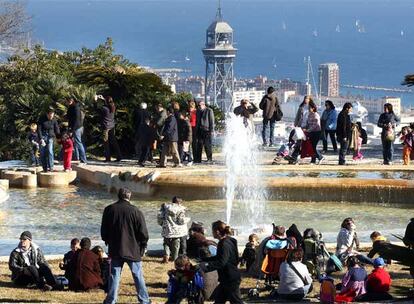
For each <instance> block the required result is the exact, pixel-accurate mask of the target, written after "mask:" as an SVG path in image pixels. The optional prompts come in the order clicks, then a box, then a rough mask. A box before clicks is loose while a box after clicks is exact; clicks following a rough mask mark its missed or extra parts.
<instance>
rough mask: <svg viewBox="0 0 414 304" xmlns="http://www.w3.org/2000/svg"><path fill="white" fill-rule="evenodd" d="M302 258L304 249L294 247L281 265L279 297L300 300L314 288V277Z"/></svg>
mask: <svg viewBox="0 0 414 304" xmlns="http://www.w3.org/2000/svg"><path fill="white" fill-rule="evenodd" d="M302 258H303V250H302V249H300V248H298V249H293V250H292V251H291V252H290V254H289V256H288V258H287V261H286V262H283V263H282V264H281V265H280V269H279V279H280V282H279V286H278V289H277V294H278V298H283V299H286V300H294V301H300V300H302V299H303V298H304V297H305V296H306V295H307V294H308V293H309V292H310V291H311V290H312V277H311V275H310V273H309V271H308V268H307V267H306V265H305V264H303V263H302Z"/></svg>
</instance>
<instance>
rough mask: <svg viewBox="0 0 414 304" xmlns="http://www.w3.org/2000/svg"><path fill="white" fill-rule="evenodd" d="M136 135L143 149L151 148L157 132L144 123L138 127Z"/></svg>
mask: <svg viewBox="0 0 414 304" xmlns="http://www.w3.org/2000/svg"><path fill="white" fill-rule="evenodd" d="M138 134H139V136H138V143H139V145H140V146H143V147H152V145H153V144H154V141H155V140H156V139H157V131H156V130H155V129H154V128H153V127H151V126H149V125H147V124H145V123H144V124H141V125H140V126H139V128H138Z"/></svg>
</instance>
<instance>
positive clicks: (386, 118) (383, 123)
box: [377, 113, 400, 137]
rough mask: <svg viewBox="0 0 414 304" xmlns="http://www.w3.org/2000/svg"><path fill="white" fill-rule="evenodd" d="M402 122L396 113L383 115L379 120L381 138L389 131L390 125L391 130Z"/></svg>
mask: <svg viewBox="0 0 414 304" xmlns="http://www.w3.org/2000/svg"><path fill="white" fill-rule="evenodd" d="M399 122H400V119H399V118H398V117H397V115H395V114H394V113H382V114H381V115H380V117H379V118H378V123H377V125H378V127H380V128H382V133H381V136H382V137H384V136H385V135H386V133H387V130H389V127H388V126H389V124H391V128H392V129H395V126H396V125H397V124H398V123H399Z"/></svg>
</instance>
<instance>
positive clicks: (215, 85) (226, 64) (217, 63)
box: [203, 2, 237, 112]
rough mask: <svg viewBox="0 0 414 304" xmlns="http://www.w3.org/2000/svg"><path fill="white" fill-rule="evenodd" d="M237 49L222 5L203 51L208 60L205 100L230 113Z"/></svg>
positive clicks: (209, 28) (208, 32)
mask: <svg viewBox="0 0 414 304" xmlns="http://www.w3.org/2000/svg"><path fill="white" fill-rule="evenodd" d="M236 52H237V49H236V48H234V47H233V29H232V28H231V26H230V25H229V24H228V23H227V22H225V21H224V20H223V16H222V14H221V5H220V2H219V7H218V9H217V14H216V19H215V20H214V22H213V23H212V24H211V25H210V26H209V27H208V29H207V32H206V46H205V48H204V49H203V54H204V58H205V60H206V76H205V77H206V78H205V99H206V101H207V96H210V100H211V101H212V103H213V104H214V105H215V106H218V107H220V108H221V109H222V110H223V111H225V112H228V111H230V110H231V109H230V108H231V105H232V103H233V91H234V70H233V65H234V59H235V58H236Z"/></svg>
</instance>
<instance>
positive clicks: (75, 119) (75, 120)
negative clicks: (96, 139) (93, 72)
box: [66, 98, 87, 164]
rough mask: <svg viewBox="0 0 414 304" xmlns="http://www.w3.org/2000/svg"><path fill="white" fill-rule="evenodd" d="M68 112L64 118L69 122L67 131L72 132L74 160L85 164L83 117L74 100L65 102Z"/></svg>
mask: <svg viewBox="0 0 414 304" xmlns="http://www.w3.org/2000/svg"><path fill="white" fill-rule="evenodd" d="M66 103H67V106H68V111H67V113H66V117H67V119H68V122H69V131H70V132H72V136H73V143H74V148H75V149H74V150H75V158H76V159H77V160H80V162H81V163H84V164H86V162H87V160H86V153H85V146H84V145H83V142H82V134H83V115H82V111H81V107H80V104H79V102H78V101H76V100H75V99H74V98H69V99H68V100H67V102H66Z"/></svg>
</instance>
